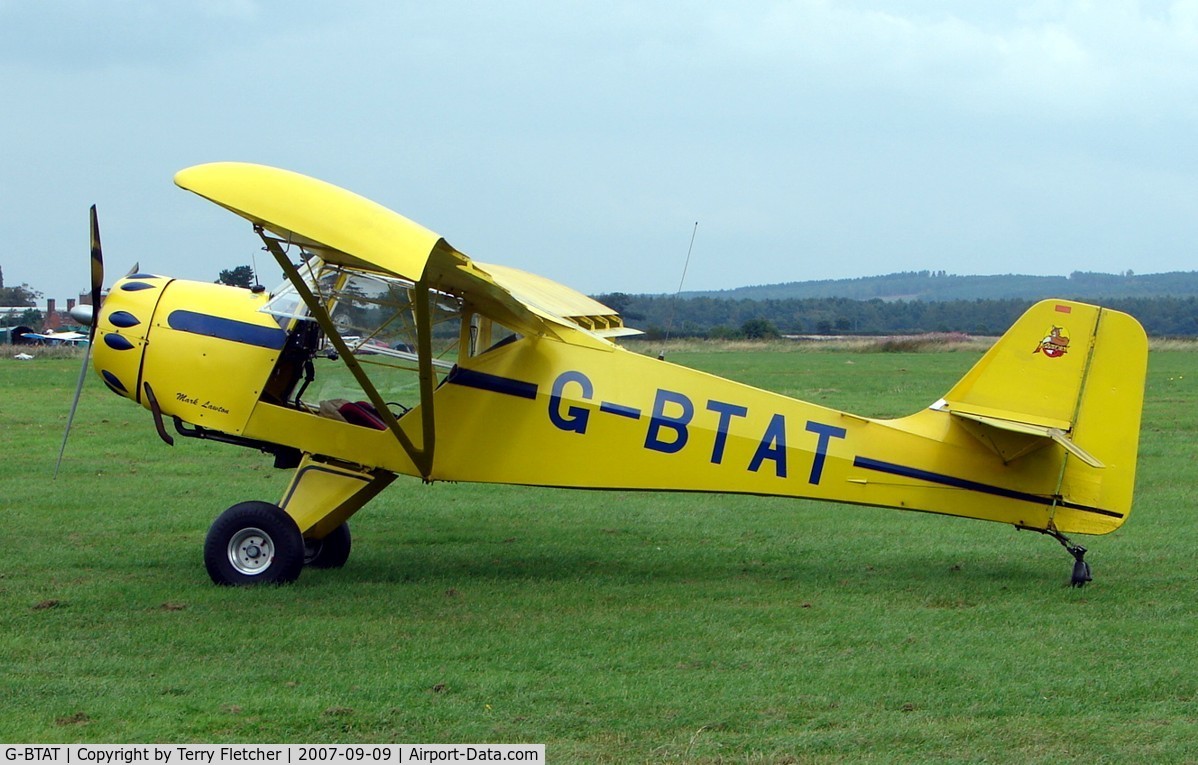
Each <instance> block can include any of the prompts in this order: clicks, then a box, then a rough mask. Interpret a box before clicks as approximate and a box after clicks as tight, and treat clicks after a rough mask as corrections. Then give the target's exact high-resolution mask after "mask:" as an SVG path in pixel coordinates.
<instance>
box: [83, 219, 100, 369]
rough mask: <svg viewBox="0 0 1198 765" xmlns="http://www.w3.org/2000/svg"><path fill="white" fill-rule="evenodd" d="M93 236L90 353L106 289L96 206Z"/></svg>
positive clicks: (88, 341)
mask: <svg viewBox="0 0 1198 765" xmlns="http://www.w3.org/2000/svg"><path fill="white" fill-rule="evenodd" d="M91 224H92V225H91V234H92V261H91V262H92V317H93V321H92V323H91V329H90V330H89V331H88V334H87V345H88V349H89V351H90V349H91V341H92V340H94V339H95V337H96V322H95V320H94V317H95V316H97V315H99V311H100V299H101V296H100V292H101V291H102V290H103V289H104V252H103V249H102V248H101V247H100V219H99V217H98V216H97V215H96V206H95V205H92V209H91Z"/></svg>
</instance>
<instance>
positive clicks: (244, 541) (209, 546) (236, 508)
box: [204, 502, 304, 585]
mask: <svg viewBox="0 0 1198 765" xmlns="http://www.w3.org/2000/svg"><path fill="white" fill-rule="evenodd" d="M204 566H206V567H207V569H208V576H210V577H212V581H213V582H215V583H216V584H220V585H247V584H289V583H291V582H294V581H295V580H296V579H298V578H299V575H300V571H302V570H303V567H304V538H303V536H302V535H301V534H300V530H299V527H298V526H296V525H295V521H294V520H293V519H292V518H291V516H290V515H288V514H287V513H285V512H283V511H282V510H281V509H280V508H279V507H277V506H276V505H272V504H270V503H269V502H239V503H238V504H236V505H233V506H232V507H230V508H229V509H228V510H226V511H224V512H223V513H221V514H220V517H218V518H217V519H216V520H215V521H213V523H212V527H211V528H209V529H208V538H207V539H206V540H204Z"/></svg>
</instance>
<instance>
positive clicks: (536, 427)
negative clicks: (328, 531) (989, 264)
mask: <svg viewBox="0 0 1198 765" xmlns="http://www.w3.org/2000/svg"><path fill="white" fill-rule="evenodd" d="M265 300H266V298H265V296H262V295H256V294H253V293H251V292H250V291H248V290H243V289H237V288H230V287H223V286H218V285H211V284H202V283H195V282H186V281H181V280H171V279H168V278H165V277H157V276H149V275H135V276H133V277H130V278H127V279H125V280H122V281H121V282H119V283H118V284H117V285H116V286H115V287H114V288H113V290H112V291H111V293H110V295H109V297H108V300H107V302H106V303H105V304H104V307H103V309H102V311H101V312H100V316H99V325H98V332H97V341H96V348H95V367H96V369H97V371H98V372H99V374H100V375H101V377H102V378H103V379H104V380H105V383H106V384H107V385H108V386H109V387H110V388H111V389H112V390H113V391H114V392H117V393H119V394H120V395H124V396H127V397H129V398H131V399H134V400H136V401H138V402H139V403H141V404H143V405H144V406H146V407H147V408H154V407H157V408H158V409H159V410H160V413H161V415H162V416H163V417H165V418H168V419H170V418H178V419H179V420H180V421H182V422H184V423H188V424H190V425H193V426H200V427H201V428H205V429H209V430H212V431H216V432H219V433H224V434H228V435H231V436H234V437H237V438H241V439H246V440H247V441H249V442H260V443H272V444H278V445H281V446H285V447H287V448H292V449H295V450H298V451H299V452H302V453H304V454H310V455H317V456H319V457H321V458H328V459H333V460H337V461H340V462H343V463H349V464H354V465H360V466H364V467H369V468H379V469H382V470H385V471H390V472H393V473H399V474H407V475H416V476H421V477H423V478H425V479H428V480H439V481H477V482H488V483H510V484H526V485H540V486H559V487H574V488H602V489H629V490H657V491H702V492H729V493H742V494H757V495H773V496H784V497H796V498H807V499H816V500H828V501H835V502H848V503H856V504H864V505H878V506H886V507H895V508H902V509H912V510H923V511H929V512H935V513H944V514H950V515H963V516H968V517H973V518H980V519H985V520H992V521H1000V522H1004V523H1012V524H1015V525H1018V526H1023V527H1028V528H1037V529H1043V528H1047V527H1048V526H1049V525H1050V523H1051V524H1052V525H1053V527H1055V528H1057V529H1059V530H1061V531H1070V530H1072V531H1080V532H1083V533H1102V532H1104V531H1109V530H1111V529H1113V528H1115V527H1117V526H1118V525H1119V523H1121V522H1122V516H1121V514H1119V513H1115V512H1113V511H1111V510H1109V509H1107V508H1104V507H1103V506H1102V500H1101V497H1100V496H1099V495H1097V494H1096V495H1095V496H1094V497H1093V498H1092V500H1093V501H1092V502H1087V499H1086V497H1085V496H1081V497H1080V498H1079V497H1074V498H1073V500H1072V501H1071V502H1070V503H1067V504H1068V506H1064V505H1062V503H1061V476H1062V468H1063V464H1064V460H1065V454H1064V452H1063V451H1060V450H1049V449H1045V450H1042V453H1041V454H1038V455H1034V456H1033V458H1024V459H1018V460H1013V461H1004V460H1003V459H1002V458H1001V457H1000V456H999V455H998V454H996V453H995V452H994V451H993V450H990V449H987V448H984V447H983V446H982V445H981V444H980V443H979V441H978V440H977V438H975V437H974V436H973V435H971V434H970V433H969V432H968V431H967V430H966V429H965V428H963V427H961V425H960V424H959V423H958V422H957V421H956V420H955V419H954V418H953V417H952V416H950V414H949V413H948V412H946V411H940V410H935V409H925V410H922V411H919V412H917V413H916V414H914V415H912V416H909V417H905V418H901V419H897V420H879V419H872V418H865V417H858V416H855V415H852V414H848V413H845V412H840V411H836V410H834V409H829V408H827V407H823V406H819V405H816V404H811V403H807V402H804V401H799V400H795V399H792V398H788V397H786V396H782V395H779V394H776V393H771V392H768V391H764V390H760V389H758V388H754V387H752V386H749V385H745V384H742V383H737V382H733V381H730V380H726V379H722V378H719V377H716V376H713V375H710V374H706V373H703V372H699V371H696V370H693V369H688V368H686V367H682V366H678V365H675V364H671V363H668V362H665V361H661V360H658V359H654V358H651V357H647V356H642V355H639V354H635V353H632V352H629V351H627V350H624V349H622V348H619V347H617V346H614V345H610V344H606V345H599V344H595V343H590V344H586V345H581V344H573V343H569V342H563V341H561V340H559V339H554V338H549V337H522V338H519V339H517V340H515V341H514V342H510V343H506V344H502V345H500V346H498V347H495V348H492V349H491V350H487V351H484V352H481V353H478V354H477V355H471V356H463V357H462V358H461V359H459V360H458V363H457V365H456V366H455V367H454V368H453V369H452V371H450V372H449V374H448V375H447V376H446V377H445V378H444V379H443V380H442V381H441V383H440V385H439V386H438V387H437V388H436V391H435V393H434V394H433V396H432V398H431V404H432V406H433V409H434V420H435V430H436V443H435V448H434V451H433V456H432V461H431V469H430V470H429V471H427V473H425V474H423V475H422V471H421V470H419V469H418V468H417V467H416V465H415V464H414V462H413V460H412V458H411V457H410V456H409V454H408V453H407V452H406V451H405V450H404V449H403V448H401V447H400V444H399V443H398V441H397V440H396V438H395V437H394V435H393V434H392V433H391V432H389V431H387V430H378V429H374V428H370V427H364V426H362V425H356V424H351V423H348V422H344V421H341V420H338V419H333V418H329V417H324V416H321V415H320V414H319V413H318V412H317V411H316V410H315V408H314V407H307V406H298V405H297V404H296V403H295V402H292V401H290V400H289V399H288V397H287V395H286V391H285V389H287V388H288V385H289V383H287V382H286V381H285V380H283V378H285V377H287V376H288V375H287V374H284V373H283V371H281V370H282V368H283V367H285V366H287V365H289V364H290V363H291V362H290V361H289V360H288V359H287V351H286V348H287V347H288V341H289V337H290V336H289V331H291V332H294V331H295V330H294V328H292V329H290V330H289V329H286V328H285V327H284V326H283V324H284V323H283V322H280V321H279V320H278V319H277V318H276V317H274V316H270V315H267V314H265V313H263V312H262V311H261V308H262V306H263V304H264V302H265ZM289 374H290V377H292V378H294V376H295V374H294V373H289ZM292 381H293V380H292ZM150 394H152V399H151V395H150ZM422 406H423V405H418V406H416V407H415V408H413V409H412V410H411V411H409V412H407V413H406V414H404V415H403V416H402V417H401V418H400V419H399V425H400V427H402V428H403V430H404V432H405V433H406V434H407V435H408V437H409V438H410V439H411V440H412V441H413V442H415V443H416V445H417V446H420V445H421V428H420V425H419V422H420V418H421V416H422V411H421V409H422ZM1083 494H1084V492H1083Z"/></svg>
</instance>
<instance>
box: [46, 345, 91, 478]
mask: <svg viewBox="0 0 1198 765" xmlns="http://www.w3.org/2000/svg"><path fill="white" fill-rule="evenodd" d="M92 334H93V335H94V334H95V328H94V326H93V329H92ZM91 355H92V346H91V343H88V344H87V347H85V348H84V349H83V366H82V367H81V368H80V369H79V382H78V383H77V384H76V385H75V399H74V400H73V401H72V402H71V413H70V414H68V415H67V429H66V430H65V431H63V434H62V446H60V447H59V448H58V461H57V462H55V463H54V478H55V479H57V478H58V469H59V468H60V467H62V455H63V454H65V453H66V450H67V438H68V437H69V436H70V435H71V423H72V422H74V421H75V410H76V409H78V408H79V396H80V394H82V393H83V383H84V381H85V380H87V362H88V361H89V360H90V358H91Z"/></svg>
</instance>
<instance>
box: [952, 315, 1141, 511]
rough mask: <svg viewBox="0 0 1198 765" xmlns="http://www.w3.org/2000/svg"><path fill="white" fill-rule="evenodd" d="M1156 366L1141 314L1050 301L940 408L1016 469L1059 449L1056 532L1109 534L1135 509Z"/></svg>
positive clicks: (980, 364) (984, 360) (1015, 328)
mask: <svg viewBox="0 0 1198 765" xmlns="http://www.w3.org/2000/svg"><path fill="white" fill-rule="evenodd" d="M1147 363H1148V341H1147V338H1146V337H1145V335H1144V330H1143V328H1142V327H1140V324H1139V322H1137V321H1136V320H1135V319H1133V318H1132V317H1131V316H1128V315H1127V314H1125V313H1120V312H1118V311H1113V310H1110V309H1107V308H1099V307H1097V306H1092V305H1086V304H1084V303H1076V302H1072V301H1067V300H1046V301H1043V302H1040V303H1037V304H1036V305H1034V306H1032V307H1031V308H1030V309H1028V311H1027V312H1026V313H1025V314H1024V315H1023V316H1022V317H1021V318H1020V319H1019V321H1017V322H1016V323H1015V325H1014V326H1012V327H1011V329H1010V330H1009V331H1008V332H1007V333H1006V334H1005V335H1003V336H1002V338H1000V339H999V341H998V342H997V343H995V345H994V346H993V347H992V348H991V349H990V350H989V351H988V352H987V353H986V355H985V356H983V357H982V359H981V360H980V361H979V362H978V363H977V364H976V365H975V366H974V367H973V369H971V370H970V371H969V372H968V373H967V374H966V375H965V376H964V377H963V378H962V379H961V381H960V382H958V383H957V385H955V386H954V387H953V389H952V390H951V391H949V392H948V394H947V395H946V396H945V397H944V400H943V401H942V402H938V404H937V405H936V406H937V408H940V409H945V410H947V411H948V412H950V413H951V414H953V415H955V416H956V418H957V421H958V422H959V423H960V424H961V425H962V426H963V427H965V428H966V429H967V430H969V432H970V433H971V434H973V435H974V436H976V437H977V438H978V439H979V440H980V441H982V443H984V444H985V445H987V446H988V447H990V448H992V449H993V450H994V451H996V452H998V454H999V455H1000V456H1001V457H1002V458H1003V459H1004V461H1006V462H1013V461H1015V460H1019V459H1028V458H1034V459H1043V458H1045V457H1044V455H1043V454H1042V453H1041V450H1043V449H1050V450H1056V451H1052V452H1049V454H1050V455H1052V456H1051V458H1053V459H1059V460H1061V463H1062V468H1061V471H1060V475H1061V478H1060V485H1059V487H1058V491H1057V492H1056V494H1057V496H1058V500H1057V506H1056V507H1055V508H1054V512H1053V516H1052V525H1053V527H1054V528H1055V529H1056V530H1058V531H1061V532H1066V533H1067V532H1076V533H1083V534H1102V533H1106V532H1108V531H1113V530H1114V529H1116V528H1118V527H1119V526H1120V525H1121V524H1122V523H1123V521H1124V520H1125V519H1126V518H1127V515H1128V514H1129V513H1130V512H1131V499H1132V490H1133V488H1134V484H1135V470H1136V450H1137V446H1138V443H1139V434H1140V410H1141V407H1142V405H1143V400H1144V377H1145V373H1146V371H1147ZM1033 455H1035V456H1033Z"/></svg>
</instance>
